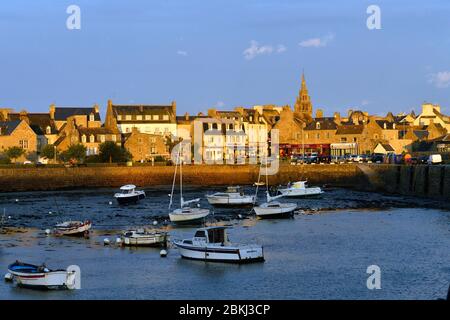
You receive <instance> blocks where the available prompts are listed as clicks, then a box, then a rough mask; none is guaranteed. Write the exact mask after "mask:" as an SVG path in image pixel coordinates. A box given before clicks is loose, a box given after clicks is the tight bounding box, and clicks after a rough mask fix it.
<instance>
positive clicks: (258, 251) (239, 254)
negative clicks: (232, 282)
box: [175, 242, 264, 263]
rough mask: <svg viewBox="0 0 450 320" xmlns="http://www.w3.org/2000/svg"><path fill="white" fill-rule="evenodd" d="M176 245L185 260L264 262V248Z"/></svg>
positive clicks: (176, 243)
mask: <svg viewBox="0 0 450 320" xmlns="http://www.w3.org/2000/svg"><path fill="white" fill-rule="evenodd" d="M175 245H176V246H177V247H178V251H179V253H180V255H181V257H182V258H184V259H190V260H200V261H211V262H227V263H251V262H262V261H264V253H263V248H262V247H251V248H237V247H221V246H206V247H196V246H190V245H186V244H183V243H180V242H175Z"/></svg>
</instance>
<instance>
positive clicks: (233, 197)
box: [206, 186, 255, 206]
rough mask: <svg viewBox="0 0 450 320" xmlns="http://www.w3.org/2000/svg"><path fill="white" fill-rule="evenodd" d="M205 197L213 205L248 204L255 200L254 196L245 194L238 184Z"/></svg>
mask: <svg viewBox="0 0 450 320" xmlns="http://www.w3.org/2000/svg"><path fill="white" fill-rule="evenodd" d="M206 199H207V200H208V202H209V204H211V205H214V206H248V205H252V204H253V203H254V202H255V196H249V195H245V194H244V191H243V190H242V188H241V187H240V186H231V187H228V188H227V190H226V191H225V192H216V193H213V194H209V195H206Z"/></svg>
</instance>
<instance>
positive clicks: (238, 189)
mask: <svg viewBox="0 0 450 320" xmlns="http://www.w3.org/2000/svg"><path fill="white" fill-rule="evenodd" d="M226 192H227V193H240V194H242V193H243V192H242V189H241V187H240V186H230V187H227V191H226Z"/></svg>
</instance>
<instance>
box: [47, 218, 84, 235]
mask: <svg viewBox="0 0 450 320" xmlns="http://www.w3.org/2000/svg"><path fill="white" fill-rule="evenodd" d="M91 227H92V223H91V222H90V221H86V222H83V223H80V224H79V225H78V226H73V227H66V226H63V225H56V227H55V230H54V232H55V234H56V235H61V236H72V237H79V236H84V235H85V234H86V233H89V229H91Z"/></svg>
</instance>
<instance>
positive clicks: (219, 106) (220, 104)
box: [215, 101, 225, 108]
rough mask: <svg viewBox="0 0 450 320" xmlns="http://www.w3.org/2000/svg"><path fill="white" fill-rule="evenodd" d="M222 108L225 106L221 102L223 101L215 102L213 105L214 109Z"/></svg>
mask: <svg viewBox="0 0 450 320" xmlns="http://www.w3.org/2000/svg"><path fill="white" fill-rule="evenodd" d="M223 106H225V102H223V101H217V102H216V105H215V107H216V108H221V107H223Z"/></svg>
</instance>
